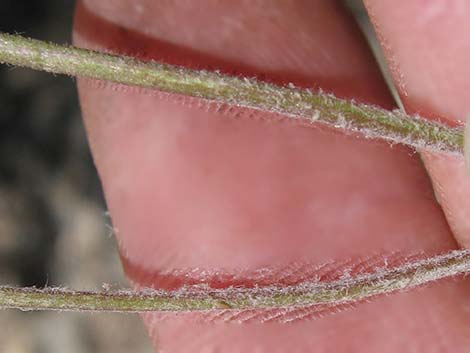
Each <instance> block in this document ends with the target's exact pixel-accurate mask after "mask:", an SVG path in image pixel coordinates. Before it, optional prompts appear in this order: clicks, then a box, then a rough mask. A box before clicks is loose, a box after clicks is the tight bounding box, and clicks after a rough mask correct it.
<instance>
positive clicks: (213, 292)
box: [0, 250, 470, 312]
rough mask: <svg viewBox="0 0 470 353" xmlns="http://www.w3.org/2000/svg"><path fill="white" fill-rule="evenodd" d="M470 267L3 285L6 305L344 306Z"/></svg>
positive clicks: (466, 256)
mask: <svg viewBox="0 0 470 353" xmlns="http://www.w3.org/2000/svg"><path fill="white" fill-rule="evenodd" d="M469 272H470V250H454V251H451V252H449V253H446V254H443V255H436V256H434V257H430V258H426V259H421V260H411V261H410V262H405V263H403V264H401V265H398V266H395V267H392V268H385V269H384V268H377V269H376V270H375V271H373V272H372V273H366V274H361V275H357V276H346V277H344V278H340V279H337V280H332V281H326V282H322V281H316V280H313V281H306V282H302V283H299V284H295V285H289V286H276V285H272V286H265V287H253V288H244V287H228V288H223V289H213V288H210V287H208V286H205V285H192V286H186V287H183V288H181V289H178V290H174V291H165V290H154V289H144V290H139V291H131V290H118V291H109V290H105V291H101V292H83V291H73V290H69V289H62V288H46V289H36V288H14V287H8V286H3V287H0V308H3V309H6V308H16V309H21V310H66V311H114V312H145V311H166V312H187V311H207V310H252V309H260V310H263V309H271V308H302V307H307V306H315V305H327V306H332V307H335V306H340V305H343V304H353V303H357V302H361V301H364V300H368V299H371V298H373V297H376V296H379V295H385V294H390V293H393V292H397V291H404V290H409V289H412V288H415V287H417V286H422V285H425V284H427V283H430V282H434V281H437V280H441V279H444V278H449V277H452V276H457V275H462V274H467V273H469Z"/></svg>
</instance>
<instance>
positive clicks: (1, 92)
mask: <svg viewBox="0 0 470 353" xmlns="http://www.w3.org/2000/svg"><path fill="white" fill-rule="evenodd" d="M74 5H75V1H73V0H2V1H1V4H0V30H1V31H3V32H8V33H20V34H22V35H25V36H29V37H33V38H37V39H42V40H48V41H53V42H58V43H70V41H71V39H70V38H71V29H72V22H73V10H74ZM105 283H106V284H110V285H111V287H127V286H128V283H127V281H126V279H125V278H124V275H123V272H122V269H121V265H120V262H119V257H118V253H117V249H116V244H115V241H114V239H113V235H112V228H111V223H110V220H109V217H108V216H107V214H106V207H105V204H104V200H103V195H102V190H101V188H100V184H99V180H98V177H97V174H96V170H95V168H94V166H93V162H92V159H91V155H90V151H89V148H88V144H87V141H86V136H85V132H84V128H83V125H82V121H81V117H80V110H79V104H78V99H77V92H76V87H75V82H74V80H73V79H71V78H67V77H62V76H56V77H54V76H53V75H50V74H45V73H41V72H37V71H32V70H26V69H18V68H11V67H6V66H4V65H1V66H0V285H6V284H8V285H15V286H36V287H44V286H46V285H47V286H67V287H70V288H74V289H100V288H101V286H102V285H103V284H105ZM0 327H1V328H2V329H1V330H0V353H3V352H7V353H46V352H47V353H59V352H60V353H63V352H67V353H82V352H96V353H101V352H109V353H121V352H123V353H124V352H126V353H128V352H133V353H140V352H152V351H153V350H152V348H151V345H150V343H149V340H148V338H147V336H146V333H145V328H144V327H143V324H142V323H141V321H140V319H139V317H138V315H130V314H129V315H126V314H96V313H95V314H89V313H83V314H81V313H65V312H64V313H54V312H19V311H14V310H7V311H0Z"/></svg>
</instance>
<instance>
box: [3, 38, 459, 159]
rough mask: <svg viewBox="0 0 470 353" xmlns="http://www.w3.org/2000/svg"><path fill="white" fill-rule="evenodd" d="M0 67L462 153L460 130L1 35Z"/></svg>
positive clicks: (320, 96)
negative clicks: (269, 114) (158, 92)
mask: <svg viewBox="0 0 470 353" xmlns="http://www.w3.org/2000/svg"><path fill="white" fill-rule="evenodd" d="M0 62H3V63H7V64H11V65H17V66H24V67H29V68H33V69H37V70H44V71H48V72H53V73H58V74H67V75H72V76H81V77H89V78H94V79H99V80H106V81H112V82H116V83H120V84H125V85H134V86H140V87H145V88H151V89H157V90H162V91H166V92H171V93H177V94H183V95H187V96H193V97H199V98H203V99H207V100H211V101H217V102H223V103H228V104H233V105H237V106H240V107H247V108H252V109H258V110H263V111H269V112H275V113H280V114H283V115H286V116H288V117H291V118H292V119H296V120H298V121H299V122H300V123H303V124H312V123H317V122H318V123H323V124H326V125H328V126H332V127H334V128H338V129H343V130H348V131H352V132H359V133H362V134H363V135H364V136H365V137H366V138H381V139H385V140H388V141H390V142H392V143H403V144H406V145H409V146H412V147H414V148H418V149H428V150H432V151H440V152H448V153H452V154H462V152H463V130H462V129H461V128H452V127H449V126H446V125H444V124H440V123H437V122H434V121H429V120H426V119H423V118H420V117H418V116H409V115H407V114H406V113H404V112H402V111H399V110H395V111H388V110H385V109H382V108H379V107H376V106H372V105H368V104H361V103H356V102H353V101H348V100H344V99H339V98H336V97H334V96H333V95H331V94H324V93H322V92H312V91H311V90H308V89H299V88H296V87H294V86H292V85H289V87H281V86H277V85H274V84H270V83H266V82H261V81H258V80H256V79H247V78H238V77H232V76H227V75H223V74H220V73H218V72H208V71H196V70H189V69H186V68H182V67H177V66H172V65H167V64H161V63H156V62H143V61H138V60H136V59H134V58H130V57H125V56H116V55H110V54H104V53H100V52H96V51H91V50H86V49H81V48H75V47H68V46H60V45H56V44H51V43H46V42H42V41H38V40H33V39H29V38H24V37H21V36H18V35H10V34H5V33H0Z"/></svg>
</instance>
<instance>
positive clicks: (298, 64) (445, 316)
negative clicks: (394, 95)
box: [75, 0, 470, 353]
mask: <svg viewBox="0 0 470 353" xmlns="http://www.w3.org/2000/svg"><path fill="white" fill-rule="evenodd" d="M84 3H85V5H84V4H79V7H78V11H77V21H76V31H75V42H76V43H77V44H78V45H81V46H85V47H91V48H98V49H106V50H110V51H115V52H124V53H130V54H132V55H135V56H139V57H145V58H154V59H159V60H165V61H168V62H171V63H177V64H184V65H187V66H190V67H198V68H204V67H207V68H210V69H221V70H222V71H225V72H230V73H237V74H244V75H250V76H253V75H256V76H258V77H261V78H263V79H266V80H269V81H273V82H277V83H286V82H294V83H296V84H299V85H301V86H309V87H322V88H323V89H324V90H327V91H330V92H334V93H335V94H337V95H339V96H342V97H352V98H356V99H358V100H360V101H364V102H371V103H374V104H378V105H381V106H384V107H387V108H391V107H392V101H391V98H390V96H389V95H388V94H387V91H386V89H385V86H384V83H383V81H382V79H381V78H380V75H379V73H378V70H377V68H376V66H375V64H374V61H373V59H372V57H371V55H370V54H369V53H368V50H367V46H366V45H365V43H364V41H363V40H362V38H361V36H360V34H359V32H358V30H357V28H356V26H355V25H354V23H353V21H352V19H351V18H350V17H349V16H347V15H346V14H345V12H344V11H343V10H342V9H341V8H340V7H339V6H336V5H333V2H331V1H313V2H312V1H300V0H299V1H292V2H287V1H286V2H283V1H278V2H272V1H267V0H266V1H261V0H260V1H238V2H236V5H234V4H235V2H228V1H227V2H226V3H221V2H220V1H209V0H204V1H198V2H191V1H185V2H175V3H173V2H172V1H155V0H133V1H131V0H99V1H97V0H90V1H84ZM377 3H378V4H379V3H380V1H377ZM230 4H232V5H230ZM287 4H290V5H287ZM374 4H375V3H374V2H370V3H369V6H371V8H373V9H374V16H375V17H374V18H375V20H376V22H377V23H378V24H379V26H380V25H381V24H382V17H383V21H384V23H385V22H387V21H388V18H387V16H388V15H389V12H393V11H391V10H389V9H387V8H386V5H380V6H379V5H378V6H377V7H375V6H374ZM388 6H389V7H393V2H390V3H389V5H388ZM407 6H409V7H411V8H412V7H413V6H412V5H407ZM426 6H427V5H426ZM401 11H404V12H403V14H406V16H405V17H406V18H408V19H409V21H410V22H411V21H412V20H413V19H414V17H413V16H411V15H409V14H407V12H406V10H401ZM469 12H470V10H469ZM385 14H387V15H385ZM403 14H400V13H397V12H393V16H395V17H392V18H394V21H390V22H387V23H388V25H385V24H384V26H383V27H381V29H382V31H381V33H382V35H383V37H384V38H385V39H386V40H387V41H388V36H389V35H390V36H391V37H393V36H396V37H397V38H398V34H397V33H399V30H398V31H397V32H394V31H393V29H394V24H397V23H400V26H402V25H403V22H400V21H398V20H397V18H399V17H400V16H401V15H403ZM445 16H452V15H451V14H450V13H449V14H446V15H445ZM464 17H465V16H464ZM467 17H468V16H467ZM386 20H387V21H386ZM439 21H441V20H439ZM462 21H463V20H462ZM439 23H441V22H439ZM449 23H450V22H449ZM464 23H465V22H462V26H463V27H462V28H465V26H467V25H466V24H464ZM430 28H431V27H430ZM400 30H401V29H400ZM459 32H460V29H459ZM462 33H464V32H462ZM414 34H415V35H416V40H417V41H419V40H420V38H421V37H419V36H423V35H424V34H423V33H418V32H417V33H414ZM418 34H419V36H418ZM400 35H403V34H400ZM404 37H406V38H405V39H406V40H405V42H406V43H408V41H409V40H410V39H409V38H407V36H404ZM393 38H395V37H393ZM390 40H391V39H390ZM439 43H440V42H439ZM393 44H394V46H392V49H390V50H395V45H396V46H397V50H398V48H401V50H403V53H402V54H401V55H400V56H395V54H394V53H395V52H394V51H389V52H388V54H389V55H391V56H394V57H395V60H396V61H395V62H396V65H401V60H402V58H405V59H406V60H408V61H406V60H405V59H403V60H404V62H405V63H406V65H409V66H408V67H409V71H410V73H408V71H405V69H403V68H401V66H396V67H400V70H398V69H396V71H395V72H401V73H402V74H403V75H405V73H406V75H408V74H410V75H413V77H414V78H413V80H411V81H409V82H408V81H406V82H407V85H406V87H407V89H408V95H409V96H408V97H409V100H408V98H407V99H406V100H405V104H410V107H412V108H411V109H414V110H416V109H419V107H420V105H417V104H416V103H415V104H414V105H413V104H412V103H411V102H414V100H413V92H421V91H420V88H416V89H411V87H412V86H413V85H415V84H416V85H418V86H419V82H420V81H419V79H418V78H419V77H421V76H419V75H418V73H417V72H418V71H420V70H422V71H423V72H426V68H425V67H424V65H426V64H428V62H427V61H423V60H420V61H419V65H417V64H416V63H413V60H412V59H410V57H411V58H413V55H411V56H407V55H406V54H407V53H410V52H411V53H412V51H411V50H410V49H409V48H408V47H407V46H404V47H400V42H399V41H398V40H397V41H396V42H395V41H393ZM423 45H424V44H423ZM443 45H448V46H450V45H451V44H449V43H446V41H445V40H443ZM407 48H408V49H407ZM412 48H413V47H412ZM451 49H452V48H450V49H449V47H445V49H444V50H451ZM438 52H439V50H438ZM469 53H470V50H469ZM467 55H468V53H467ZM414 60H416V61H418V60H419V58H414ZM463 62H464V61H463ZM467 62H468V61H467ZM432 63H433V61H430V62H429V64H432ZM463 69H465V68H464V67H463ZM436 70H437V66H436ZM446 72H447V71H446ZM463 72H465V71H463ZM438 73H441V72H440V71H439V72H438ZM406 75H405V76H404V77H405V78H406V77H407V76H406ZM423 75H424V74H423ZM397 77H401V76H400V74H397ZM416 77H418V78H416ZM442 77H444V76H442ZM455 79H456V80H457V79H458V77H456V78H455ZM456 82H457V83H458V81H456ZM99 86H100V85H99V84H96V83H95V82H90V81H86V80H80V81H79V89H80V98H81V102H82V108H83V112H84V116H85V121H86V126H87V130H88V134H89V139H90V143H91V146H92V151H93V154H94V157H95V161H96V164H97V167H98V170H99V173H100V176H101V178H102V181H103V185H104V189H105V194H106V199H107V202H108V207H109V209H110V211H111V214H112V216H113V221H114V224H115V226H116V228H117V229H118V234H117V236H118V241H119V245H120V250H121V256H122V258H123V260H124V261H123V263H124V267H125V270H126V272H127V274H128V275H129V276H130V279H131V280H132V282H133V283H135V285H136V286H154V287H165V288H175V287H178V286H179V285H181V284H182V283H193V282H197V281H201V280H204V281H208V282H209V283H211V284H212V285H213V286H218V287H223V286H226V285H229V284H230V283H231V282H230V281H233V278H234V277H236V278H238V279H237V281H238V282H237V283H241V284H246V285H249V284H250V283H251V284H252V282H253V277H256V276H254V275H253V273H256V271H257V270H259V269H262V268H266V267H269V268H275V269H276V270H275V271H274V272H272V273H271V274H270V275H268V276H266V277H265V278H264V280H265V281H268V282H270V281H271V282H272V283H284V282H283V281H284V280H285V279H284V280H283V279H282V278H281V277H282V276H283V274H284V273H285V272H286V271H287V268H292V263H301V264H303V265H302V266H299V267H298V269H297V270H296V271H295V273H294V274H291V275H290V276H291V277H289V278H291V279H290V280H291V281H293V282H295V281H296V280H300V279H301V278H303V277H304V276H309V275H310V274H311V269H312V268H313V267H315V266H317V265H320V264H323V263H325V262H328V261H334V262H335V263H336V262H337V263H341V262H343V261H345V260H347V259H352V261H353V263H358V262H360V260H359V259H360V258H365V257H367V256H370V255H374V254H383V253H391V252H399V253H403V254H409V253H415V252H420V251H424V252H426V253H428V254H434V253H438V252H442V251H446V250H450V249H455V248H457V247H458V245H457V242H456V240H455V239H454V237H453V235H452V233H451V231H450V229H449V226H448V224H447V221H446V218H445V216H444V213H443V212H442V210H441V208H440V207H439V205H438V203H437V202H436V200H435V199H434V194H433V189H432V185H431V183H430V181H429V179H428V176H427V174H426V171H425V169H424V167H423V165H422V163H421V161H420V158H419V156H418V155H417V154H414V153H412V151H411V150H409V149H407V148H405V147H402V146H396V147H393V148H391V147H390V146H389V145H387V144H385V143H382V142H377V141H364V140H361V139H358V138H355V137H351V136H346V135H343V134H339V133H332V132H331V131H327V130H325V129H315V128H306V127H302V126H296V125H294V124H290V123H288V122H286V121H285V120H284V119H282V118H281V117H277V116H273V115H268V114H261V113H256V114H255V115H253V113H252V112H250V111H247V110H239V109H229V108H228V107H223V106H222V107H216V106H213V105H208V104H207V103H203V102H200V101H198V100H195V99H187V98H185V99H183V98H181V97H177V96H165V95H158V94H154V95H150V94H143V93H139V92H137V91H136V90H132V89H128V88H122V87H117V86H113V85H108V86H107V88H102V87H99ZM418 86H417V87H418ZM413 87H414V86H413ZM451 87H453V86H451ZM449 89H450V88H449ZM455 89H456V91H455V92H462V90H463V88H462V87H461V86H458V84H456V86H455ZM426 92H427V91H426ZM433 92H434V91H431V92H428V93H427V94H433V95H434V96H435V93H433ZM446 92H447V91H446ZM147 93H148V92H147ZM427 94H425V95H423V96H419V97H415V98H416V101H419V102H424V104H423V106H425V107H426V112H432V113H436V114H438V115H439V114H442V112H444V113H446V114H447V113H449V114H450V115H451V116H452V114H456V113H455V112H459V111H458V109H457V108H455V109H457V110H452V109H453V108H452V103H453V102H454V103H455V101H453V100H451V99H449V106H448V107H445V106H444V108H442V109H444V110H437V109H434V108H435V107H439V108H440V106H437V105H432V104H431V103H432V102H426V101H425V99H426V98H427V97H428V96H427ZM446 94H447V93H446ZM462 101H464V100H462ZM435 103H436V104H437V103H440V100H439V101H436V102H435ZM436 110H437V111H436ZM430 115H432V114H430ZM229 116H230V117H229ZM426 158H427V159H426V161H427V163H428V165H430V166H431V165H433V166H434V167H433V168H434V169H433V168H431V170H432V175H433V176H434V175H435V176H437V178H438V179H434V180H433V182H434V183H436V180H440V183H439V185H442V189H439V188H437V190H438V192H439V193H440V194H444V195H447V196H446V197H445V198H444V199H446V200H449V201H447V203H446V204H447V205H448V206H447V208H446V212H447V215H448V214H449V210H450V212H451V213H452V212H454V211H453V208H454V207H457V208H458V207H460V208H458V209H459V210H460V209H462V208H463V207H462V205H460V204H457V203H456V202H458V201H455V198H452V197H451V196H449V195H451V194H449V193H447V190H451V189H452V188H450V185H452V184H447V183H445V178H444V177H445V175H444V173H445V169H444V166H449V168H453V169H456V170H457V169H458V168H461V165H460V164H461V161H448V160H446V161H444V160H442V159H437V157H435V156H427V157H426ZM459 173H460V171H459ZM443 175H444V176H443ZM447 177H448V176H447ZM462 184H464V183H462V182H461V181H459V185H462ZM463 209H465V208H463ZM466 209H467V210H468V207H467V208H466ZM461 212H463V211H461ZM454 214H456V213H455V212H454ZM463 218H465V217H463ZM453 220H454V223H452V222H451V225H452V227H453V229H456V230H458V229H460V228H459V227H460V225H461V224H464V223H463V222H464V221H465V219H463V221H462V220H461V219H460V218H459V217H455V218H453ZM462 229H465V228H462ZM458 234H460V233H458ZM459 239H463V236H461V235H459ZM462 243H463V244H465V243H464V242H462ZM369 262H370V261H369ZM365 264H367V261H366V262H365ZM216 273H219V275H216ZM220 273H222V275H220ZM230 278H232V279H230ZM266 278H268V279H266ZM469 287H470V284H469V283H468V281H467V280H459V281H445V282H441V283H439V284H435V285H430V286H427V287H425V288H422V289H419V290H416V291H412V292H405V293H398V294H394V295H391V296H388V297H385V298H377V299H374V300H373V301H371V302H369V303H361V304H359V305H358V306H356V307H354V308H353V309H350V310H344V311H341V312H340V313H335V314H333V313H326V314H325V315H324V316H323V317H322V318H316V319H314V320H310V319H309V318H308V316H307V317H306V318H304V319H302V320H297V321H295V322H293V323H291V324H281V323H276V322H274V323H260V322H259V321H260V320H261V319H263V318H266V315H268V314H267V313H265V314H262V315H261V316H259V317H257V319H256V320H251V321H250V322H248V323H244V324H235V323H224V322H220V320H219V321H217V320H216V322H213V321H212V319H210V318H209V317H202V316H200V315H195V314H190V315H189V314H187V315H180V316H169V317H168V316H167V317H165V319H164V320H162V319H161V317H159V315H156V314H147V315H144V319H145V321H146V324H147V327H148V329H149V332H150V335H151V337H152V339H153V341H154V343H155V347H156V349H161V350H162V351H164V352H219V351H222V352H229V353H231V352H274V353H277V352H287V351H288V352H296V353H297V352H298V353H301V352H312V351H313V352H384V353H387V352H390V353H391V352H407V351H413V352H433V351H436V352H446V351H452V352H465V351H466V350H468V345H469V344H470V329H469V327H470V309H469V308H470V296H469V294H468V293H470V288H469ZM297 314H298V313H297ZM287 317H289V315H287ZM198 319H199V320H198Z"/></svg>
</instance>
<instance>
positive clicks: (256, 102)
mask: <svg viewBox="0 0 470 353" xmlns="http://www.w3.org/2000/svg"><path fill="white" fill-rule="evenodd" d="M0 62H2V63H5V64H9V65H15V66H23V67H29V68H32V69H37V70H43V71H47V72H52V73H56V74H66V75H70V76H78V77H88V78H93V79H97V80H102V81H110V82H114V83H118V84H123V85H130V86H137V87H141V88H145V89H154V90H158V91H164V92H168V93H177V94H181V95H186V96H192V97H197V98H201V99H205V100H207V101H213V102H218V103H226V104H229V105H236V106H239V107H246V108H250V109H256V110H262V111H269V112H274V113H279V114H282V115H283V116H286V117H287V118H289V119H293V120H294V121H296V122H298V123H300V124H304V125H312V127H315V125H316V124H324V125H327V126H330V127H333V128H337V129H341V130H344V131H346V132H351V133H355V134H358V135H362V136H363V137H364V138H374V139H375V138H378V139H384V140H387V141H389V142H390V143H392V144H394V143H401V144H406V145H409V146H411V147H413V148H415V149H420V150H430V151H434V152H440V153H448V154H453V155H462V154H463V152H464V150H467V148H466V147H464V146H465V145H467V144H466V143H465V142H464V132H463V131H464V129H463V128H461V127H450V126H447V125H445V124H441V123H438V122H434V121H429V120H425V119H423V118H421V117H419V116H408V115H407V114H406V113H404V112H403V111H400V110H396V111H387V110H384V109H381V108H378V107H375V106H372V105H366V104H359V103H356V102H354V101H348V100H343V99H339V98H336V97H334V96H333V95H330V94H325V93H323V92H313V91H311V90H307V89H298V88H296V87H294V86H292V85H288V86H287V87H281V86H276V85H273V84H269V83H265V82H261V81H258V80H255V79H251V78H239V77H231V76H226V75H222V74H220V73H218V72H207V71H194V70H188V69H185V68H181V67H176V66H172V65H166V64H161V63H156V62H142V61H138V60H136V59H133V58H129V57H122V56H116V55H109V54H104V53H100V52H95V51H90V50H85V49H80V48H75V47H66V46H59V45H55V44H50V43H45V42H41V41H37V40H32V39H28V38H23V37H21V36H18V35H10V34H4V33H2V34H0ZM467 130H468V129H467ZM468 272H470V250H457V251H452V252H449V253H447V254H443V255H438V256H434V257H431V258H427V259H419V260H414V261H408V262H405V263H402V264H400V265H398V266H392V267H385V268H381V269H376V271H374V272H372V273H367V274H361V275H357V276H354V277H347V278H342V279H339V280H334V281H329V282H320V281H314V280H312V281H307V282H303V283H300V284H296V285H292V286H283V287H281V286H268V287H254V288H235V287H229V288H226V289H218V290H214V289H211V288H209V287H205V286H201V285H198V286H187V287H183V288H181V289H179V290H175V291H163V290H141V291H130V290H120V291H103V292H80V291H72V290H68V289H61V288H46V289H42V290H40V289H35V288H14V287H8V286H3V287H0V308H18V309H22V310H48V309H49V310H79V311H85V310H92V311H117V312H141V311H192V310H213V309H224V310H228V309H233V310H245V309H269V308H294V307H305V306H313V305H329V306H335V305H342V304H350V303H354V302H357V301H361V300H365V299H368V298H371V297H374V296H377V295H381V294H387V293H391V292H395V291H399V290H405V289H410V288H414V287H416V286H421V285H424V284H426V283H429V282H432V281H436V280H439V279H443V278H447V277H451V276H456V275H462V274H466V273H468Z"/></svg>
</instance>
